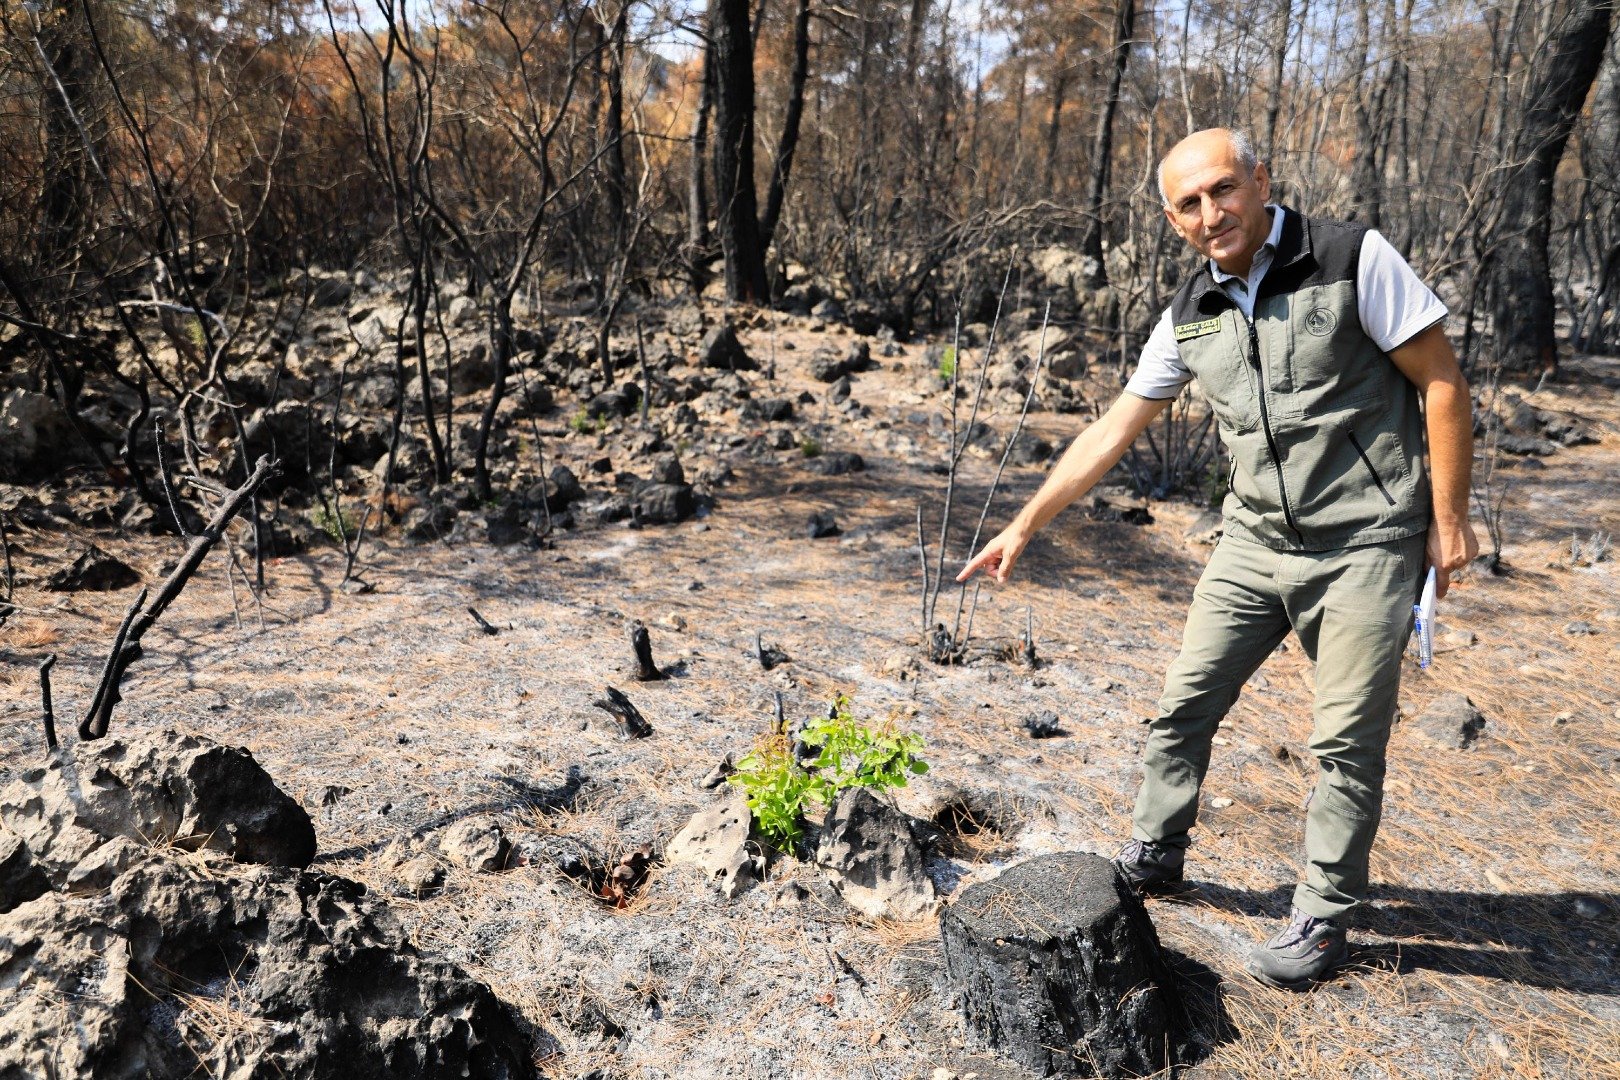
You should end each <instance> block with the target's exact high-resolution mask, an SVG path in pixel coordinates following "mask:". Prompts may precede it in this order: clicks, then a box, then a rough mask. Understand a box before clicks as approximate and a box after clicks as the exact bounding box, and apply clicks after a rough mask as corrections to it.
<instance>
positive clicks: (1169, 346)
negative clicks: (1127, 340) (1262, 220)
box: [1125, 206, 1446, 401]
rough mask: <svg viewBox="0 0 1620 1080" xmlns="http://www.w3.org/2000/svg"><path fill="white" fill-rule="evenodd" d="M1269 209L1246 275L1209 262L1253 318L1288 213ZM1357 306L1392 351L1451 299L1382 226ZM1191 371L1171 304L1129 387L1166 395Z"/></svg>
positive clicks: (1365, 326)
mask: <svg viewBox="0 0 1620 1080" xmlns="http://www.w3.org/2000/svg"><path fill="white" fill-rule="evenodd" d="M1268 209H1270V210H1271V211H1272V215H1271V234H1270V235H1269V236H1268V237H1267V238H1266V242H1265V243H1264V244H1262V245H1261V247H1260V250H1259V251H1257V252H1255V254H1254V262H1253V263H1252V264H1251V265H1250V266H1249V276H1248V279H1247V280H1245V279H1243V278H1240V277H1238V276H1237V275H1236V274H1228V273H1226V272H1225V271H1224V270H1222V269H1221V268H1220V267H1218V266H1216V265H1215V263H1214V261H1213V260H1211V262H1210V264H1209V269H1210V273H1211V275H1212V276H1213V277H1214V278H1215V282H1216V284H1218V285H1219V286H1220V288H1221V290H1222V291H1223V292H1225V293H1226V295H1227V296H1229V297H1231V298H1232V301H1233V302H1234V303H1236V304H1237V305H1238V306H1239V307H1240V308H1242V309H1243V314H1244V315H1245V316H1247V317H1248V318H1251V319H1252V318H1254V301H1255V296H1256V294H1257V293H1258V292H1259V290H1260V282H1261V280H1262V279H1263V278H1264V277H1265V276H1266V271H1267V270H1269V269H1271V260H1272V258H1273V256H1274V255H1275V254H1276V251H1277V243H1278V240H1279V238H1280V237H1281V236H1282V226H1283V214H1284V213H1286V211H1284V210H1283V209H1282V207H1280V206H1270V207H1268ZM1356 312H1357V314H1358V315H1360V316H1361V328H1362V330H1363V331H1364V332H1365V333H1366V334H1367V336H1368V337H1370V338H1372V339H1373V342H1374V344H1376V345H1377V346H1378V347H1379V348H1380V349H1382V350H1383V351H1384V352H1386V353H1387V352H1389V351H1391V350H1392V349H1396V348H1399V347H1400V346H1402V345H1404V344H1406V343H1407V342H1408V341H1410V340H1411V339H1412V338H1414V337H1416V336H1417V335H1418V334H1419V333H1420V332H1421V331H1424V330H1427V329H1428V328H1429V327H1431V326H1433V325H1434V324H1435V323H1437V322H1440V321H1441V320H1443V319H1444V318H1445V317H1446V305H1445V304H1443V303H1441V302H1440V298H1439V297H1438V296H1436V295H1434V291H1433V290H1432V289H1430V288H1429V287H1428V286H1427V285H1425V284H1423V281H1422V279H1421V278H1419V277H1418V276H1417V274H1416V273H1415V272H1414V271H1413V270H1412V267H1411V266H1410V265H1408V263H1407V261H1406V260H1405V259H1403V258H1402V257H1401V253H1400V252H1398V251H1396V250H1395V248H1394V246H1393V245H1392V244H1391V243H1390V242H1389V241H1388V240H1385V239H1384V237H1383V236H1382V235H1381V234H1380V233H1379V232H1378V230H1376V229H1369V230H1368V231H1367V234H1366V235H1365V236H1364V237H1362V240H1361V256H1360V258H1358V259H1357V260H1356ZM1192 377H1193V376H1192V372H1191V371H1189V370H1188V369H1187V365H1186V364H1183V363H1182V362H1181V350H1180V349H1178V348H1177V347H1176V331H1175V326H1174V325H1173V323H1172V321H1171V317H1170V309H1169V308H1165V309H1164V313H1163V314H1162V315H1160V316H1159V321H1158V323H1157V324H1156V325H1155V326H1154V327H1153V333H1152V334H1150V335H1149V336H1148V340H1147V344H1146V345H1143V346H1142V357H1141V360H1140V361H1139V362H1138V363H1137V365H1136V371H1135V372H1134V373H1133V374H1132V375H1131V378H1130V381H1129V382H1127V383H1126V384H1125V389H1126V391H1127V392H1129V393H1131V394H1134V395H1135V396H1136V397H1139V398H1147V399H1148V400H1149V401H1162V400H1164V399H1166V398H1173V397H1176V396H1177V395H1179V394H1180V393H1181V388H1182V387H1184V386H1186V385H1187V384H1188V383H1189V382H1191V381H1192Z"/></svg>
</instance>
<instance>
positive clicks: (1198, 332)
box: [1176, 316, 1221, 341]
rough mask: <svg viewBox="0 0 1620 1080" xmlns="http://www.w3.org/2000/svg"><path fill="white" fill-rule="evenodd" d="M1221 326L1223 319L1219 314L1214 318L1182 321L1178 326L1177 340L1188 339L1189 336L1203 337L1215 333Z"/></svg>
mask: <svg viewBox="0 0 1620 1080" xmlns="http://www.w3.org/2000/svg"><path fill="white" fill-rule="evenodd" d="M1220 328H1221V320H1220V317H1219V316H1217V317H1215V318H1213V319H1204V320H1202V321H1201V322H1188V323H1182V324H1181V325H1179V326H1177V327H1176V340H1177V341H1186V340H1187V339H1188V338H1195V337H1203V336H1204V335H1205V334H1213V333H1215V331H1217V330H1219V329H1220Z"/></svg>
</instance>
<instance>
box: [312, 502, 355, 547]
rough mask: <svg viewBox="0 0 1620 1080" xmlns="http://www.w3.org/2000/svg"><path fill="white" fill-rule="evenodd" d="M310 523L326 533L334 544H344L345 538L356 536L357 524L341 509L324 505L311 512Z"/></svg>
mask: <svg viewBox="0 0 1620 1080" xmlns="http://www.w3.org/2000/svg"><path fill="white" fill-rule="evenodd" d="M309 519H310V522H311V523H312V524H313V525H314V526H315V527H316V528H317V529H319V530H321V532H323V533H325V534H326V535H327V537H328V539H330V540H331V541H332V543H334V544H341V543H343V538H344V537H346V536H347V537H352V536H354V533H355V529H356V528H357V527H358V526H357V523H356V522H355V521H354V519H353V518H351V517H350V516H349V515H348V514H346V513H344V512H343V509H342V508H341V507H338V508H335V509H334V508H333V507H331V506H328V505H326V504H325V503H322V504H321V505H320V506H317V507H316V508H315V509H314V510H312V511H310V515H309Z"/></svg>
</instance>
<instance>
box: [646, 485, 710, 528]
mask: <svg viewBox="0 0 1620 1080" xmlns="http://www.w3.org/2000/svg"><path fill="white" fill-rule="evenodd" d="M631 505H632V507H633V508H634V513H635V514H636V515H637V516H638V517H639V518H640V519H641V521H642V522H643V523H645V524H648V525H673V524H675V523H676V522H679V521H685V520H686V519H687V518H689V517H691V516H692V515H693V514H694V513H696V512H697V498H696V496H695V495H694V494H693V492H692V485H691V484H643V485H642V486H641V487H640V488H638V489H637V491H636V494H635V498H634V499H633V500H631Z"/></svg>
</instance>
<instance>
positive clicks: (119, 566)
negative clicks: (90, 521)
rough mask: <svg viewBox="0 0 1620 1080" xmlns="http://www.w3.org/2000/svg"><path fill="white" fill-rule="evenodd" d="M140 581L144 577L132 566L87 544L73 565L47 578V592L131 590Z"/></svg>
mask: <svg viewBox="0 0 1620 1080" xmlns="http://www.w3.org/2000/svg"><path fill="white" fill-rule="evenodd" d="M140 580H141V575H139V574H137V573H136V572H135V570H134V569H133V568H132V567H131V566H130V565H129V564H128V563H126V562H124V561H123V560H122V559H117V558H114V557H113V556H111V555H109V554H107V553H106V552H105V551H102V550H101V549H100V548H98V547H96V545H94V544H86V545H85V547H84V550H83V551H82V552H80V553H79V557H78V558H76V559H74V560H73V562H72V564H71V565H69V566H64V567H63V568H62V569H60V570H58V571H56V572H55V573H53V574H52V575H51V576H50V577H48V578H46V579H45V589H46V591H47V592H113V591H115V590H118V589H127V588H129V587H130V586H131V585H134V584H136V583H137V582H139V581H140Z"/></svg>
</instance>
